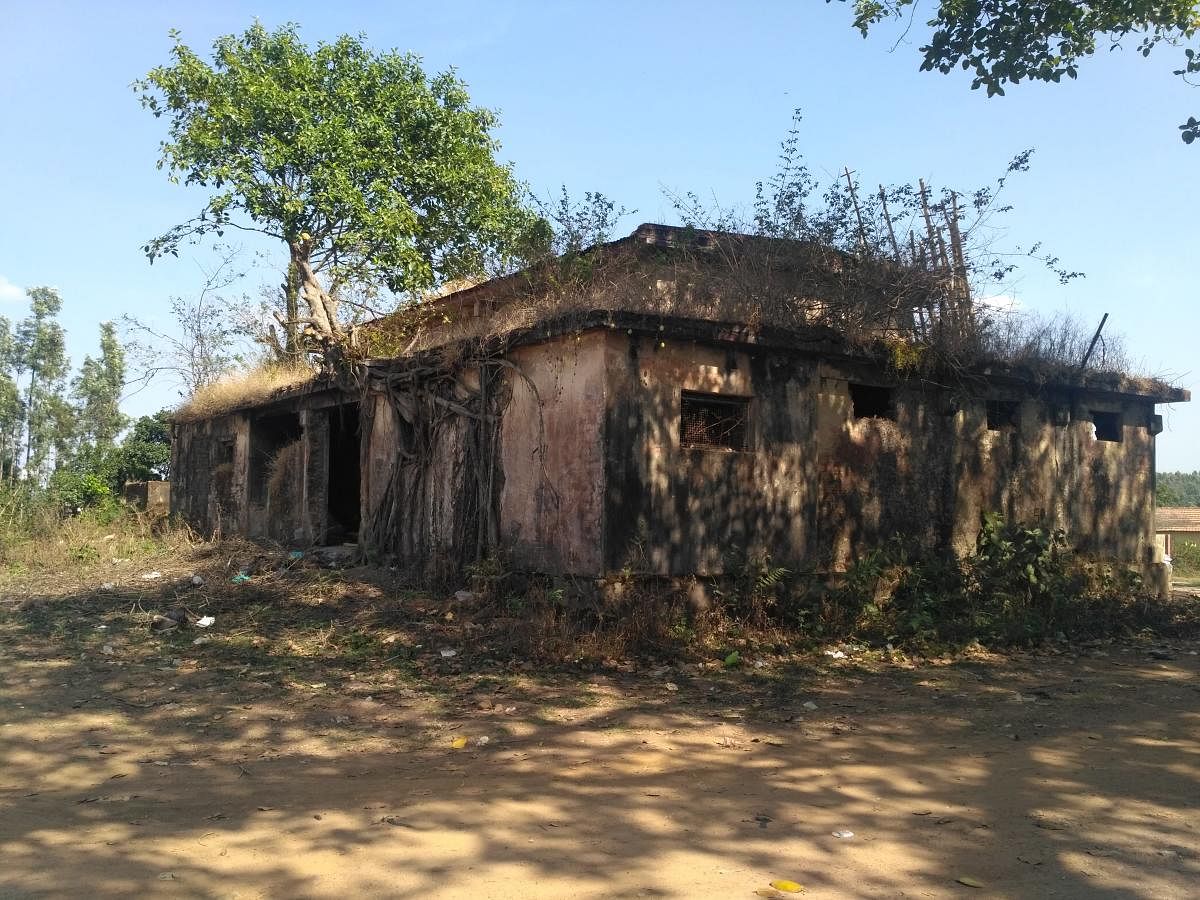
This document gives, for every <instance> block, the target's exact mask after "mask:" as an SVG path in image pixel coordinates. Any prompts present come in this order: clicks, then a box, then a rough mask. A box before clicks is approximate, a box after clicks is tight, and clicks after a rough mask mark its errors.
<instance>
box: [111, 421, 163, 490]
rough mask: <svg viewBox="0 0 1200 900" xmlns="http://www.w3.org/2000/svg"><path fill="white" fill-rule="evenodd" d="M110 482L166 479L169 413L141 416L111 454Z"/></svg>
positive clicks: (118, 483) (117, 484)
mask: <svg viewBox="0 0 1200 900" xmlns="http://www.w3.org/2000/svg"><path fill="white" fill-rule="evenodd" d="M114 460H115V462H114V466H113V470H114V482H115V486H117V487H119V486H120V485H121V484H123V483H124V482H126V481H160V480H163V479H166V478H169V477H170V470H171V411H170V410H167V409H163V410H159V411H158V412H156V413H155V414H154V415H152V416H141V417H140V418H139V419H138V420H137V421H136V422H134V423H133V428H131V429H130V431H129V434H127V435H125V440H124V441H122V442H121V446H120V447H118V448H117V451H116V453H115V454H114Z"/></svg>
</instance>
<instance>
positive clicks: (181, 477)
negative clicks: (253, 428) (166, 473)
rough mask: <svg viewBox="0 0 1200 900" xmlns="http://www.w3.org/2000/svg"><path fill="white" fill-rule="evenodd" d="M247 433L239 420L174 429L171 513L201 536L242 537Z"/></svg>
mask: <svg viewBox="0 0 1200 900" xmlns="http://www.w3.org/2000/svg"><path fill="white" fill-rule="evenodd" d="M247 437H248V430H247V427H246V420H245V418H244V417H242V416H238V415H230V416H221V417H219V418H216V419H210V420H207V421H203V422H194V423H188V424H186V425H178V426H176V427H175V439H174V441H173V443H172V447H171V472H172V476H173V477H172V479H171V510H172V512H173V513H175V514H176V515H178V516H180V517H181V518H183V519H184V520H185V521H187V522H188V523H189V524H191V525H192V526H193V527H194V528H196V529H197V530H199V531H201V532H202V533H206V534H245V533H246V529H247V522H246V519H245V511H246V510H245V495H246V489H245V476H246V459H247V452H248V448H247Z"/></svg>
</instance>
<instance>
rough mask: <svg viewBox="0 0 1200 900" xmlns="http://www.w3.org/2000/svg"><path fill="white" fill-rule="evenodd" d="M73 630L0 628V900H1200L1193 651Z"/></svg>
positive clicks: (41, 624) (108, 610)
mask: <svg viewBox="0 0 1200 900" xmlns="http://www.w3.org/2000/svg"><path fill="white" fill-rule="evenodd" d="M81 608H84V607H81V606H80V603H78V602H77V603H75V604H74V605H69V606H63V607H61V613H59V612H56V611H55V609H56V608H55V607H53V606H52V605H51V606H47V605H42V606H41V607H40V608H38V609H37V610H35V612H34V613H33V614H31V613H29V612H27V611H19V610H15V609H14V607H13V606H9V607H8V609H9V612H7V613H4V615H3V616H0V665H2V667H3V676H2V679H0V810H2V811H0V860H2V864H0V896H3V897H41V896H48V897H79V896H89V897H118V896H120V897H125V896H139V897H239V898H250V897H289V898H290V897H371V896H379V897H470V898H489V897H495V898H502V897H503V898H507V897H520V898H522V900H532V898H600V897H605V898H607V897H722V898H726V897H747V898H750V897H754V896H756V894H755V892H756V891H763V894H759V895H758V896H767V895H770V891H769V889H768V887H767V886H768V883H769V882H771V881H772V880H776V879H789V880H793V881H795V882H798V883H800V884H802V885H803V886H804V888H805V893H806V895H808V896H812V897H891V896H895V897H951V896H987V897H1089V898H1094V897H1147V898H1149V897H1153V898H1184V897H1195V896H1196V895H1197V885H1200V809H1198V802H1200V677H1198V676H1200V657H1198V656H1197V655H1196V654H1197V650H1198V649H1200V646H1198V645H1197V644H1196V643H1190V642H1184V641H1173V642H1172V641H1168V642H1165V643H1164V642H1155V641H1149V640H1147V641H1143V642H1128V643H1124V644H1092V645H1090V646H1086V647H1075V648H1070V649H1063V650H1061V651H1059V652H1039V653H1021V654H1013V655H1005V656H999V655H990V654H976V655H974V656H970V657H963V658H958V659H954V660H940V661H939V660H935V661H923V662H919V663H916V662H912V661H909V660H905V659H902V658H898V657H888V656H886V655H880V654H874V655H868V654H855V653H851V655H850V658H848V659H845V660H834V659H832V658H829V657H826V656H822V655H819V654H818V655H816V656H815V657H810V658H807V659H804V658H796V659H792V660H790V661H786V662H783V661H770V662H767V663H764V664H763V666H762V667H761V668H757V667H755V666H754V664H753V662H752V661H750V660H747V663H748V664H747V666H746V667H745V668H744V669H742V670H738V671H728V672H727V671H721V670H720V669H717V670H714V669H713V668H712V667H708V668H705V667H699V666H682V667H676V668H664V667H659V668H653V669H642V670H641V671H638V672H633V673H630V672H622V671H618V670H601V671H591V672H582V671H581V672H578V673H570V672H560V673H558V674H556V675H536V674H534V673H530V672H527V671H526V672H519V671H518V672H511V671H507V672H501V673H496V672H492V673H490V674H488V673H480V672H477V671H473V670H472V669H471V666H470V665H469V664H463V665H456V666H455V668H454V670H453V671H447V672H445V673H443V674H440V675H439V674H436V673H435V674H428V673H427V674H423V675H420V676H419V677H418V676H414V675H412V674H411V672H407V673H406V672H404V671H397V672H392V671H390V670H389V669H388V661H387V659H386V658H385V659H383V660H382V661H380V663H379V664H376V665H374V666H372V667H368V668H367V669H364V670H361V671H356V670H355V669H354V667H352V666H351V667H347V666H345V665H337V666H335V665H328V664H326V665H323V664H322V661H321V660H320V659H312V658H304V659H300V658H295V659H285V660H281V659H278V658H275V659H271V660H267V661H265V662H263V661H256V660H255V659H254V658H253V657H252V656H251V657H245V658H244V659H242V660H233V659H232V658H231V657H229V656H220V655H215V654H210V653H209V650H210V649H211V647H212V646H213V645H212V644H207V643H202V644H199V645H196V644H193V643H192V641H193V640H194V638H195V636H197V635H200V636H204V634H202V633H201V632H197V631H189V632H187V633H185V634H182V635H181V634H176V635H173V636H171V635H169V636H167V637H158V636H154V635H150V634H149V633H148V632H147V631H146V630H145V629H144V628H143V627H141V626H137V627H135V626H134V625H133V624H130V625H129V626H128V627H127V628H123V627H122V624H121V623H122V621H124V620H123V619H122V615H123V613H121V612H120V610H119V608H118V604H116V603H113V604H110V605H109V606H107V607H104V608H103V609H104V615H103V616H100V617H97V618H86V617H85V618H84V619H83V620H80V618H79V617H80V612H79V610H80V609H81ZM68 611H69V613H70V616H71V617H72V618H71V619H70V620H69V621H68V619H67V614H68ZM31 616H32V617H31ZM101 619H102V621H101ZM97 622H98V623H99V624H102V625H104V627H103V628H98V627H97V625H96V623H97ZM222 624H223V623H222V619H221V618H220V617H218V621H217V623H216V625H214V626H213V628H212V629H210V631H209V632H207V633H211V634H212V635H214V636H218V637H219V634H220V629H221V627H222ZM35 625H36V627H34V626H35ZM453 662H455V663H456V664H457V663H460V662H461V661H460V660H453ZM260 666H261V668H260ZM526 668H527V667H526ZM462 739H465V743H466V746H463V747H456V743H457V744H462V743H463V740H462ZM843 830H845V831H850V832H853V836H852V837H844V838H839V837H835V836H834V835H833V832H837V831H843ZM960 879H963V880H965V881H967V882H971V883H973V884H975V885H979V886H971V885H970V884H965V883H963V881H960ZM787 896H791V895H787Z"/></svg>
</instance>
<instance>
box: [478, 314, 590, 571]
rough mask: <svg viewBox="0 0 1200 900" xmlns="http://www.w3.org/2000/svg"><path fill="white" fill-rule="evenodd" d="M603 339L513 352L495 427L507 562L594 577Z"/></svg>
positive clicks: (565, 340)
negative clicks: (500, 414) (513, 367)
mask: <svg viewBox="0 0 1200 900" xmlns="http://www.w3.org/2000/svg"><path fill="white" fill-rule="evenodd" d="M606 346H607V335H606V333H605V332H600V331H591V332H587V333H585V334H583V335H578V336H576V335H566V336H563V337H560V338H556V339H554V340H551V341H546V342H544V343H541V344H536V345H532V346H526V347H520V348H518V349H517V350H515V351H513V353H512V354H511V357H510V358H511V361H512V362H513V363H514V364H515V365H516V366H517V367H518V368H519V369H520V372H521V374H517V373H515V372H510V373H509V375H508V389H509V392H510V398H509V402H508V405H507V407H506V408H505V410H504V414H503V419H502V421H501V428H500V455H501V468H502V470H503V473H504V485H503V488H502V489H501V492H500V543H501V546H502V547H503V548H505V551H506V552H507V553H508V554H509V555H510V557H511V558H512V560H513V561H514V563H515V564H516V565H518V566H521V567H525V568H528V569H531V570H534V571H542V572H548V573H553V574H600V573H601V572H602V571H603V560H602V548H601V543H600V533H601V521H602V516H603V510H604V419H605V402H606V401H605V382H606V374H605V365H606Z"/></svg>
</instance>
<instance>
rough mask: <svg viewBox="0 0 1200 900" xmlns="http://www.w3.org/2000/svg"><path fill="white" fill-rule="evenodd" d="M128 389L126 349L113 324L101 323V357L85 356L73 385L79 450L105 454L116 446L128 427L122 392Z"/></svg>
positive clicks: (72, 391)
mask: <svg viewBox="0 0 1200 900" xmlns="http://www.w3.org/2000/svg"><path fill="white" fill-rule="evenodd" d="M124 386H125V349H124V348H123V347H122V346H121V342H120V341H119V340H117V332H116V328H115V327H114V326H113V323H112V322H101V323H100V356H99V358H96V359H93V358H92V357H91V356H85V357H84V359H83V364H82V365H81V366H80V367H79V374H78V375H76V376H75V379H74V380H73V381H72V382H71V394H72V396H73V397H74V399H75V401H76V407H75V408H76V410H77V411H78V416H79V428H78V433H77V434H76V438H77V439H78V441H79V444H80V448H81V449H83V448H90V449H91V450H95V451H105V450H108V449H110V448H112V447H113V446H114V444H115V443H116V439H117V435H118V434H120V433H121V430H122V429H123V428H124V427H125V424H126V422H127V421H128V420H127V417H126V416H125V415H124V414H123V413H122V412H121V409H120V403H121V391H122V389H123V388H124Z"/></svg>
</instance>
